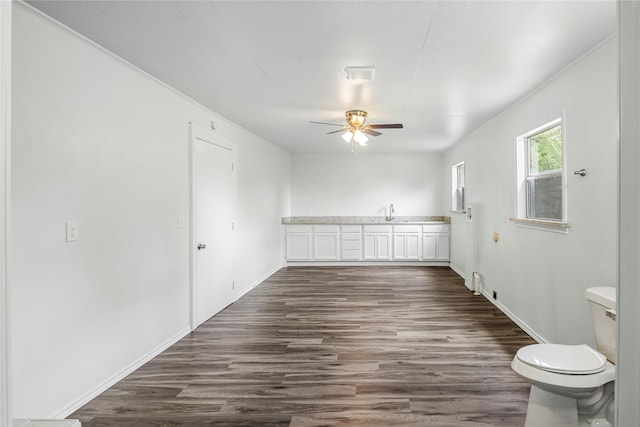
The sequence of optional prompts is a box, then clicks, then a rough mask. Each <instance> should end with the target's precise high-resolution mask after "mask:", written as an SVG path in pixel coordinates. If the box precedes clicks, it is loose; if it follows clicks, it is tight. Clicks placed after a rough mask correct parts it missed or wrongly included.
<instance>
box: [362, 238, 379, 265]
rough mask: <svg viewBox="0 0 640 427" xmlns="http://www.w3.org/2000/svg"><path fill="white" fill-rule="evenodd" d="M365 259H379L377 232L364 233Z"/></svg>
mask: <svg viewBox="0 0 640 427" xmlns="http://www.w3.org/2000/svg"><path fill="white" fill-rule="evenodd" d="M363 237H364V245H363V247H364V259H368V260H375V259H378V252H377V250H376V249H377V246H378V245H377V242H376V240H377V234H376V233H364V235H363Z"/></svg>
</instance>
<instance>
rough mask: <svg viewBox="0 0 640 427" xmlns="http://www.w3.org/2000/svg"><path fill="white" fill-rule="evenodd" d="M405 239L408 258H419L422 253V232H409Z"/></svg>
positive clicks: (415, 259) (414, 259)
mask: <svg viewBox="0 0 640 427" xmlns="http://www.w3.org/2000/svg"><path fill="white" fill-rule="evenodd" d="M405 240H406V242H407V246H406V247H407V249H406V254H407V258H406V259H408V260H413V261H417V260H419V259H420V254H421V253H422V251H421V250H420V249H422V248H421V247H420V234H418V233H411V234H407V235H406V238H405Z"/></svg>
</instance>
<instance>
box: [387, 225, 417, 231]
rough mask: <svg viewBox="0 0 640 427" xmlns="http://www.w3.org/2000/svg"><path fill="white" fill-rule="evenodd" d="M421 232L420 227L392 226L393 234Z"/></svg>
mask: <svg viewBox="0 0 640 427" xmlns="http://www.w3.org/2000/svg"><path fill="white" fill-rule="evenodd" d="M421 231H422V226H421V225H394V226H393V232H394V233H420V232H421Z"/></svg>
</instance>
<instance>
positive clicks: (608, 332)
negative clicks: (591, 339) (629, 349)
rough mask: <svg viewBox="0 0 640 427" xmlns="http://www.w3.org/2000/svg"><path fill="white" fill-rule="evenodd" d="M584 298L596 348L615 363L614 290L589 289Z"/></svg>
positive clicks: (605, 288) (603, 287)
mask: <svg viewBox="0 0 640 427" xmlns="http://www.w3.org/2000/svg"><path fill="white" fill-rule="evenodd" d="M585 296H586V298H587V300H588V301H589V310H590V312H591V323H592V324H593V332H594V333H595V335H596V347H597V348H598V351H599V352H600V353H602V354H604V355H605V356H606V357H607V359H609V361H610V362H611V363H616V288H614V287H608V286H601V287H595V288H589V289H587V290H586V291H585Z"/></svg>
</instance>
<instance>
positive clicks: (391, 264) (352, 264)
mask: <svg viewBox="0 0 640 427" xmlns="http://www.w3.org/2000/svg"><path fill="white" fill-rule="evenodd" d="M370 265H380V266H385V267H395V266H408V265H413V266H422V267H449V261H287V262H286V264H285V267H357V266H370Z"/></svg>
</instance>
